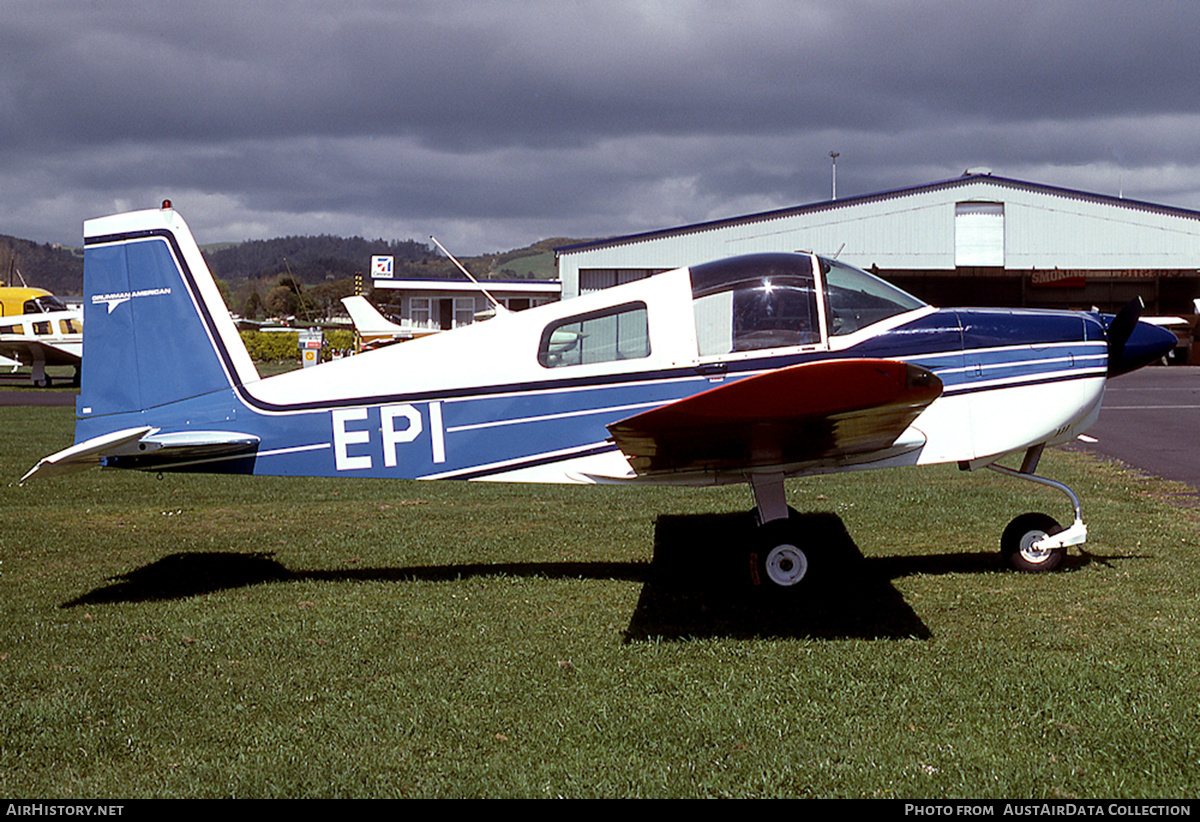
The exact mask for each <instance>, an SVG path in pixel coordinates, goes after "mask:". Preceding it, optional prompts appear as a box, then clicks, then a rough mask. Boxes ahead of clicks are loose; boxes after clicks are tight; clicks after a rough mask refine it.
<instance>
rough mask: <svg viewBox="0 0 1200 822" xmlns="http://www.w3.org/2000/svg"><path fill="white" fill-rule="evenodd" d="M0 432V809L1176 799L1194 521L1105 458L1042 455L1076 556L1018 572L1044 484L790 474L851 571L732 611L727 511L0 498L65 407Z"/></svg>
mask: <svg viewBox="0 0 1200 822" xmlns="http://www.w3.org/2000/svg"><path fill="white" fill-rule="evenodd" d="M0 414H2V415H3V419H4V422H5V431H6V438H5V440H4V442H3V444H0V471H2V472H3V476H4V477H6V478H7V480H6V484H5V486H4V487H3V491H2V492H0V509H2V513H3V517H4V526H3V529H2V530H0V609H2V611H0V613H2V617H0V795H5V796H10V797H16V796H27V797H59V798H70V797H75V798H86V797H97V798H100V797H122V798H135V797H309V796H312V797H397V796H403V797H553V796H567V797H593V796H599V797H885V798H887V797H892V798H1069V797H1077V798H1097V797H1159V798H1163V797H1173V798H1186V797H1195V796H1196V795H1198V794H1200V742H1198V741H1197V740H1198V738H1200V734H1198V731H1200V707H1198V706H1200V624H1198V621H1200V595H1198V593H1197V591H1198V590H1200V589H1198V586H1197V579H1198V578H1200V534H1198V532H1197V519H1198V516H1197V514H1198V512H1197V510H1196V509H1193V508H1188V507H1184V506H1180V505H1178V504H1177V501H1173V500H1172V499H1171V495H1172V494H1174V493H1178V492H1179V491H1180V489H1179V488H1178V487H1175V486H1172V485H1170V484H1167V483H1163V482H1161V481H1158V480H1154V479H1151V478H1147V477H1144V476H1142V475H1140V474H1138V473H1137V472H1131V471H1129V470H1127V469H1124V468H1123V467H1122V466H1120V465H1118V464H1115V463H1104V462H1098V461H1095V460H1093V459H1091V458H1089V457H1087V456H1086V455H1082V454H1075V453H1067V452H1061V451H1057V452H1054V453H1050V454H1047V456H1046V457H1045V458H1044V459H1043V465H1042V473H1044V474H1047V475H1050V476H1053V477H1056V478H1059V479H1062V480H1064V481H1066V482H1068V483H1069V484H1071V485H1072V486H1073V487H1074V488H1075V489H1076V491H1078V492H1079V493H1080V495H1081V497H1082V498H1083V500H1084V506H1085V514H1086V515H1087V519H1088V522H1089V527H1090V530H1091V537H1090V540H1089V543H1088V545H1087V546H1086V553H1084V554H1082V555H1081V554H1080V553H1079V552H1078V551H1073V552H1072V555H1071V557H1070V560H1069V563H1068V567H1067V569H1066V570H1065V571H1064V572H1061V573H1056V574H1052V575H1046V576H1038V575H1020V574H1016V573H1008V572H1004V571H1003V570H1001V569H1000V566H999V561H998V559H997V555H996V550H995V548H996V543H997V540H998V538H999V533H1000V531H1001V530H1002V529H1003V527H1004V524H1005V523H1006V522H1007V521H1008V519H1010V518H1011V517H1012V516H1014V515H1016V514H1018V513H1021V512H1023V511H1027V510H1045V511H1047V512H1049V513H1051V514H1054V515H1055V516H1058V517H1060V518H1067V517H1068V515H1069V511H1068V510H1066V504H1065V502H1064V501H1063V500H1062V498H1061V497H1060V496H1059V495H1057V494H1055V493H1054V492H1051V491H1047V490H1045V489H1042V488H1038V487H1034V486H1032V485H1029V484H1027V483H1018V482H1015V481H1013V480H1010V479H1006V478H1004V477H1000V476H998V475H995V474H993V473H991V472H981V473H975V474H963V473H960V472H958V471H957V470H955V469H953V468H945V469H922V470H912V471H906V470H901V471H891V472H863V473H858V474H849V475H841V476H837V477H827V478H815V479H811V480H805V481H800V482H795V483H793V484H791V485H790V486H789V498H790V501H791V503H792V504H793V506H794V507H796V508H798V509H800V510H802V511H807V512H814V513H813V514H812V515H811V516H808V517H806V521H807V522H808V523H809V524H810V525H811V526H812V530H813V533H814V534H820V535H822V537H821V541H822V543H824V544H826V545H828V546H837V547H840V549H841V555H842V556H844V557H848V558H850V560H852V561H846V562H843V563H830V564H827V566H826V568H825V582H824V583H823V584H822V585H821V586H820V587H819V588H817V589H815V590H813V591H811V592H810V593H809V595H808V596H807V597H805V598H803V599H800V600H786V599H785V600H777V599H767V600H763V599H762V598H759V597H756V596H754V595H753V594H752V593H751V592H749V591H748V589H747V588H746V587H745V586H744V584H743V582H742V577H743V574H742V573H741V569H742V561H741V559H740V557H741V549H742V546H741V540H740V538H739V536H738V534H739V531H738V526H739V524H740V522H741V519H742V516H741V515H740V514H737V513H735V512H744V511H745V510H746V509H747V508H749V506H750V498H749V494H748V492H747V491H746V490H745V489H744V488H725V489H703V490H679V489H619V488H607V487H581V488H560V487H553V486H547V487H541V486H538V487H530V486H506V485H486V484H458V483H414V482H384V481H358V480H331V481H327V480H312V479H276V478H258V479H255V478H239V477H206V476H173V475H167V476H164V477H163V478H161V479H158V478H156V477H155V476H154V475H148V474H126V473H116V472H100V471H95V470H93V471H90V472H87V473H82V474H77V475H72V476H67V477H61V478H52V479H49V480H42V481H34V482H31V483H30V484H28V485H26V486H17V485H16V484H15V479H16V478H17V477H19V476H20V475H21V474H22V473H24V471H25V470H26V469H27V468H28V467H30V466H31V465H32V464H33V463H34V462H35V461H36V460H37V459H38V458H39V457H41V456H44V455H45V454H47V453H50V452H52V451H55V450H58V449H59V448H62V447H65V446H66V445H67V444H69V443H70V440H71V418H70V413H69V410H68V409H58V408H28V409H26V408H5V409H2V410H0ZM9 483H11V484H9ZM859 555H861V556H859Z"/></svg>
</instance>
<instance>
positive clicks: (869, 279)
mask: <svg viewBox="0 0 1200 822" xmlns="http://www.w3.org/2000/svg"><path fill="white" fill-rule="evenodd" d="M818 259H819V260H820V263H821V274H823V275H824V277H825V313H826V314H827V315H828V320H829V333H830V335H831V336H835V337H836V336H838V335H841V334H851V333H853V332H855V331H857V330H859V329H860V328H866V327H867V326H868V325H871V324H873V323H877V322H879V321H880V320H886V319H887V318H888V317H893V316H895V315H896V314H903V313H904V312H906V311H912V310H913V309H916V308H922V307H924V305H925V303H923V302H921V301H920V300H918V299H917V298H916V297H914V296H912V295H911V294H908V293H907V292H904V291H901V290H900V289H899V288H896V286H894V285H892V284H891V283H887V282H884V281H883V280H881V279H879V278H878V277H876V276H874V275H872V274H868V273H867V272H865V271H863V270H862V269H860V268H855V267H854V266H852V265H847V264H846V263H840V262H838V261H837V260H827V259H825V258H824V257H819V258H818Z"/></svg>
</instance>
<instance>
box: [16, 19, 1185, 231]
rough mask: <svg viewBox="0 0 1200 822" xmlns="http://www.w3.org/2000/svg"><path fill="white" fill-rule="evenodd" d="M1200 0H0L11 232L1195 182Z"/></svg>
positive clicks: (409, 220) (670, 215)
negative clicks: (126, 218) (945, 187)
mask: <svg viewBox="0 0 1200 822" xmlns="http://www.w3.org/2000/svg"><path fill="white" fill-rule="evenodd" d="M1198 18H1200V12H1197V11H1195V10H1193V6H1192V5H1190V4H1188V3H1183V2H1179V3H1175V2H1156V3H1117V2H1087V1H1086V0H1083V1H1082V2H1079V1H1077V2H1071V3H1061V4H1058V3H1045V2H1038V3H1023V2H1007V3H970V4H966V3H950V2H912V3H887V2H845V0H812V1H811V2H763V1H762V0H760V2H756V3H752V4H746V3H723V2H711V1H710V2H695V3H683V2H649V1H648V0H642V2H633V1H632V0H631V1H630V2H574V3H572V2H484V1H483V0H476V1H475V2H460V3H451V2H366V1H365V0H350V1H349V2H343V3H338V4H328V3H317V2H292V3H281V2H266V0H240V2H229V3H221V2H217V3H203V4H196V3H170V2H167V3H164V2H161V1H160V2H156V3H149V2H143V0H123V1H122V2H92V3H84V2H54V0H41V2H37V3H32V2H30V3H23V4H18V7H17V8H16V9H15V10H13V9H8V8H6V10H5V18H4V19H3V20H2V21H0V141H2V144H3V146H4V151H3V152H0V183H2V184H3V186H4V191H5V197H4V198H3V200H2V201H0V233H9V234H18V235H20V236H28V237H32V238H34V239H54V240H61V241H68V242H77V241H78V232H79V223H80V221H81V220H82V219H84V218H85V217H89V216H95V215H96V214H100V213H105V212H108V211H112V210H115V209H120V208H129V207H145V206H148V205H152V204H154V203H155V202H157V200H158V199H160V198H161V197H163V196H171V197H172V198H173V199H174V200H175V201H176V203H177V204H179V206H180V208H181V210H183V212H184V214H185V216H187V217H188V218H189V220H190V222H191V223H192V226H193V228H194V229H195V230H196V231H197V233H198V234H203V235H204V236H203V237H202V239H203V240H204V241H213V240H224V239H241V238H243V237H248V236H270V235H274V234H282V233H316V232H322V231H331V232H336V233H344V234H366V235H369V236H388V237H392V236H414V237H424V236H426V235H428V234H429V233H431V232H437V233H438V234H439V236H441V237H442V238H444V239H450V240H451V241H452V242H455V243H457V247H458V248H459V249H460V250H463V251H464V252H473V251H486V250H497V249H500V248H508V247H513V246H519V245H523V244H525V243H527V242H530V241H532V240H535V239H538V238H540V237H544V236H564V235H569V236H579V237H582V236H598V235H603V234H612V233H621V232H627V231H637V230H645V229H650V228H658V227H662V226H666V225H672V224H677V223H680V222H690V221H694V220H704V219H711V218H714V217H720V216H728V215H731V214H737V213H742V212H744V211H749V210H757V209H763V208H774V207H779V206H785V205H792V204H796V203H801V202H810V201H813V200H819V199H824V198H826V197H828V196H829V186H830V168H829V165H830V162H829V156H828V154H829V152H830V151H831V150H837V151H839V152H841V157H840V158H839V166H838V183H839V194H842V195H843V196H846V195H849V194H859V193H867V192H871V191H878V190H883V189H890V188H897V187H901V186H906V185H913V184H918V183H923V182H929V181H931V180H935V179H943V178H945V177H948V176H952V175H954V174H958V173H961V172H962V170H963V169H964V168H965V167H966V166H968V165H976V164H984V165H989V166H991V167H993V168H994V169H995V171H996V173H998V174H1004V175H1007V176H1013V177H1021V178H1024V179H1032V180H1036V181H1038V182H1046V183H1051V184H1056V185H1066V186H1072V187H1079V188H1084V189H1088V190H1097V191H1103V192H1106V193H1117V191H1118V190H1119V189H1122V190H1123V191H1124V192H1125V193H1127V194H1129V195H1130V196H1137V197H1139V198H1141V199H1150V200H1158V201H1162V202H1167V203H1170V204H1174V205H1181V206H1184V207H1191V208H1200V159H1198V157H1197V148H1196V139H1195V135H1196V130H1197V126H1198V125H1200V99H1198V98H1200V86H1198V85H1197V84H1196V83H1195V79H1194V78H1195V77H1196V76H1197V74H1198V69H1200V57H1198V56H1197V54H1200V50H1197V49H1195V48H1194V45H1193V44H1192V43H1191V42H1190V37H1191V34H1192V32H1193V31H1194V30H1195V28H1196V23H1197V22H1200V20H1198Z"/></svg>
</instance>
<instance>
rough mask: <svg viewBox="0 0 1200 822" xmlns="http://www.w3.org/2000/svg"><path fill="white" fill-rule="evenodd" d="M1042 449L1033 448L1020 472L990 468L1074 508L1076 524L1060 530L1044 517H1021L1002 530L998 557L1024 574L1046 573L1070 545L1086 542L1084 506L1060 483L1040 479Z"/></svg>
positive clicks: (1038, 446) (1042, 515)
mask: <svg viewBox="0 0 1200 822" xmlns="http://www.w3.org/2000/svg"><path fill="white" fill-rule="evenodd" d="M1043 447H1044V446H1041V445H1036V446H1034V447H1033V448H1030V449H1029V451H1028V452H1027V453H1026V454H1025V462H1024V464H1023V465H1022V466H1021V470H1020V471H1014V470H1013V469H1011V468H1006V467H1004V466H1003V465H995V464H993V465H989V466H988V467H989V468H991V469H992V470H993V471H998V472H999V473H1001V474H1004V475H1006V476H1010V477H1016V478H1017V479H1023V480H1028V481H1030V482H1035V483H1038V484H1039V485H1045V486H1047V487H1049V488H1053V489H1055V490H1057V491H1061V492H1062V493H1064V494H1066V495H1067V498H1068V499H1069V500H1071V506H1072V507H1073V508H1074V509H1075V521H1074V522H1073V523H1071V527H1070V528H1065V529H1064V528H1063V527H1062V526H1061V525H1059V524H1058V522H1057V521H1056V520H1055V519H1054V518H1053V517H1050V516H1047V515H1046V514H1021V516H1019V517H1017V518H1016V519H1014V520H1013V521H1012V522H1010V523H1009V524H1008V527H1007V528H1005V529H1004V533H1003V534H1002V535H1001V537H1000V555H1001V556H1003V557H1004V559H1005V561H1006V562H1007V563H1008V565H1009V566H1011V567H1012V568H1014V569H1016V570H1018V571H1025V572H1026V573H1034V574H1037V573H1045V572H1047V571H1053V570H1055V569H1056V568H1058V567H1059V566H1061V565H1062V562H1063V558H1064V557H1065V556H1066V555H1067V548H1068V547H1069V546H1071V545H1082V544H1083V543H1084V542H1086V541H1087V526H1086V525H1084V524H1083V506H1082V505H1081V504H1080V502H1079V497H1078V496H1077V495H1076V493H1075V492H1074V491H1072V490H1071V489H1070V488H1068V487H1067V486H1066V485H1064V484H1062V483H1061V482H1057V481H1055V480H1052V479H1047V478H1046V477H1039V476H1037V475H1036V474H1034V473H1033V472H1034V471H1036V470H1037V463H1038V460H1039V459H1040V458H1041V455H1042V449H1043Z"/></svg>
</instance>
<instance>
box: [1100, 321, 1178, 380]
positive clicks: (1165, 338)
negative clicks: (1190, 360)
mask: <svg viewBox="0 0 1200 822" xmlns="http://www.w3.org/2000/svg"><path fill="white" fill-rule="evenodd" d="M1177 342H1178V340H1177V339H1176V337H1175V335H1174V334H1173V333H1172V332H1170V331H1168V330H1167V329H1165V328H1162V327H1161V326H1157V325H1151V324H1150V323H1146V322H1138V324H1137V325H1135V326H1134V327H1133V333H1131V334H1130V335H1129V339H1127V340H1126V341H1125V345H1124V347H1123V348H1122V349H1121V350H1120V351H1112V350H1110V351H1109V356H1108V376H1110V377H1115V376H1118V375H1120V374H1128V373H1129V372H1130V371H1136V370H1137V369H1139V368H1141V367H1142V366H1144V365H1149V364H1150V363H1152V362H1154V361H1155V360H1159V359H1162V358H1163V357H1165V356H1167V354H1169V353H1170V352H1171V350H1172V349H1174V348H1175V345H1176V344H1177Z"/></svg>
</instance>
